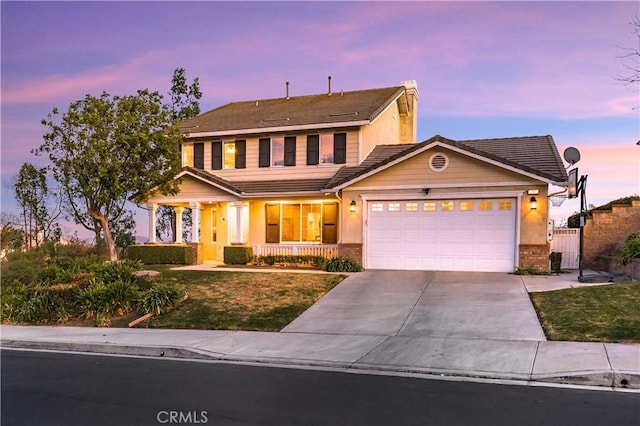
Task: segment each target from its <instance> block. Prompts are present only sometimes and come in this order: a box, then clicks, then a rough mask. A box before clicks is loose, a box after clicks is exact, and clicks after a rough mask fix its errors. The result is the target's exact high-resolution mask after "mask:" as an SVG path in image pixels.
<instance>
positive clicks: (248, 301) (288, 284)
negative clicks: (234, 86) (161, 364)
mask: <svg viewBox="0 0 640 426" xmlns="http://www.w3.org/2000/svg"><path fill="white" fill-rule="evenodd" d="M153 269H155V270H158V271H160V272H161V273H162V274H161V276H160V279H159V281H164V282H177V283H180V284H183V285H184V286H185V287H186V289H187V293H188V294H189V298H188V299H187V300H185V301H184V302H182V303H180V304H179V305H178V306H177V307H176V308H175V309H174V310H172V311H171V312H168V313H166V314H164V315H161V316H158V317H152V318H151V319H150V320H148V321H145V322H143V323H141V324H140V325H139V326H138V327H149V328H177V329H209V330H254V331H279V330H280V329H282V328H283V327H284V326H286V325H287V324H289V323H290V322H291V321H293V320H294V319H295V318H296V317H298V316H299V315H300V314H301V313H302V312H304V311H305V310H306V309H307V308H309V307H310V306H311V305H312V304H313V303H315V302H316V301H317V300H318V299H320V297H322V296H323V295H324V294H325V293H326V292H328V291H329V290H331V289H332V288H333V287H335V286H336V285H337V284H338V283H339V282H340V281H342V280H343V279H344V276H342V275H328V274H295V273H285V272H283V273H247V272H215V271H176V270H170V269H169V268H168V267H155V268H153Z"/></svg>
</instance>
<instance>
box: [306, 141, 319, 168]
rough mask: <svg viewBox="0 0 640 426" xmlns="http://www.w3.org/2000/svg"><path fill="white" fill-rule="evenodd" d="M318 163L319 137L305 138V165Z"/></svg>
mask: <svg viewBox="0 0 640 426" xmlns="http://www.w3.org/2000/svg"><path fill="white" fill-rule="evenodd" d="M319 162H320V135H309V136H307V165H308V166H312V165H314V164H318V163H319Z"/></svg>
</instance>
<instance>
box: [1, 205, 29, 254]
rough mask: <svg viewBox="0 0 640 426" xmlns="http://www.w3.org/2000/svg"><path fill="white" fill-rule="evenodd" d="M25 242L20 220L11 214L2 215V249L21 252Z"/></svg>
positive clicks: (3, 213)
mask: <svg viewBox="0 0 640 426" xmlns="http://www.w3.org/2000/svg"><path fill="white" fill-rule="evenodd" d="M23 242H24V234H23V232H22V230H21V229H20V219H19V218H18V217H16V216H14V215H12V214H9V213H5V212H2V213H0V249H2V250H7V249H8V250H20V249H21V248H22V244H23Z"/></svg>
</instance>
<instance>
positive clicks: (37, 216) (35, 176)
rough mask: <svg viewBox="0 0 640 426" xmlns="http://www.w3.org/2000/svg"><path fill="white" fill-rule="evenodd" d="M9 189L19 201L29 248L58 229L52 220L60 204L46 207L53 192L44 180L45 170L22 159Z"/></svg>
mask: <svg viewBox="0 0 640 426" xmlns="http://www.w3.org/2000/svg"><path fill="white" fill-rule="evenodd" d="M13 189H14V192H15V197H16V200H17V201H18V204H19V205H20V209H21V212H20V215H21V221H22V230H23V232H24V237H25V246H26V247H27V248H32V247H35V246H37V245H39V244H40V243H42V242H43V241H46V240H49V239H51V237H53V236H54V235H55V234H56V233H59V227H58V226H57V225H56V224H55V220H56V219H57V218H58V216H59V215H60V208H59V206H58V207H57V208H53V210H52V211H49V208H48V206H47V204H48V202H49V200H50V198H51V197H52V196H54V195H55V194H54V193H53V192H52V191H50V189H49V186H48V184H47V170H46V169H39V168H37V167H35V166H34V165H33V164H29V163H24V164H23V165H22V167H20V171H19V172H18V175H17V176H16V178H15V181H14V184H13Z"/></svg>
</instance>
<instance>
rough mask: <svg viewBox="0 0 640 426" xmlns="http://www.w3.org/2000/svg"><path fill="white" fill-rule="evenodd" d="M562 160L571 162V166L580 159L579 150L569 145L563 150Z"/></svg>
mask: <svg viewBox="0 0 640 426" xmlns="http://www.w3.org/2000/svg"><path fill="white" fill-rule="evenodd" d="M563 155H564V161H566V162H567V163H569V164H571V165H572V166H573V165H574V164H576V163H577V162H578V161H580V151H578V150H577V149H576V148H574V147H572V146H570V147H569V148H567V149H565V150H564V154H563Z"/></svg>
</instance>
